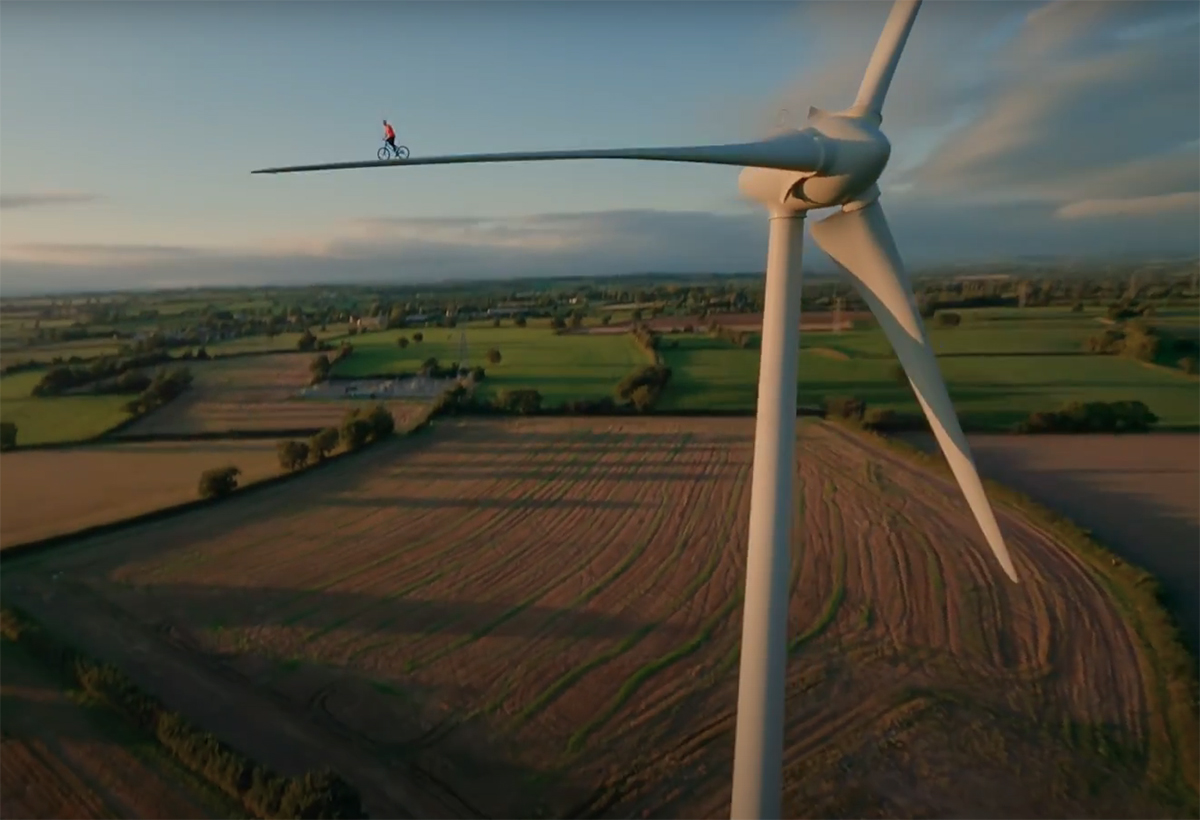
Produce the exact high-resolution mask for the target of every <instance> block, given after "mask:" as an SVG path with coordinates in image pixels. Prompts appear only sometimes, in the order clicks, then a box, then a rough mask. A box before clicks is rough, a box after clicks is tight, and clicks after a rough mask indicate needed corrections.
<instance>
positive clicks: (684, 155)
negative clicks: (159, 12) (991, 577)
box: [254, 0, 1017, 819]
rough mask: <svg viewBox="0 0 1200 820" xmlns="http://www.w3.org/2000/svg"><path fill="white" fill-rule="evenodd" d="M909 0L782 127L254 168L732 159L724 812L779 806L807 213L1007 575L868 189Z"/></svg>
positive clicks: (760, 811)
mask: <svg viewBox="0 0 1200 820" xmlns="http://www.w3.org/2000/svg"><path fill="white" fill-rule="evenodd" d="M920 4H921V0H896V2H895V4H894V5H893V7H892V10H891V14H890V15H889V17H888V19H887V23H886V24H885V26H884V30H883V33H882V35H881V36H880V38H879V42H878V44H877V45H876V47H875V52H874V54H873V55H872V56H871V61H870V63H868V65H867V70H866V74H865V76H864V77H863V80H862V85H861V86H860V87H859V90H858V96H857V97H856V98H855V100H854V104H853V105H851V106H850V107H849V108H848V109H846V110H844V111H840V112H837V113H829V112H825V111H820V110H818V109H816V108H812V109H810V110H809V115H808V124H807V126H806V127H804V128H802V129H799V130H796V129H787V130H784V131H782V132H780V133H777V134H776V135H775V136H773V137H770V138H768V139H765V140H761V141H757V142H747V143H738V144H731V145H701V146H687V147H679V148H621V149H599V150H581V151H533V152H513V153H498V154H458V155H449V156H435V157H417V158H412V159H405V160H383V161H368V162H342V163H333V164H327V165H304V166H294V167H289V168H267V169H263V170H260V171H255V172H254V173H262V174H277V173H289V172H296V171H328V170H338V169H347V168H377V167H384V166H409V165H442V164H450V163H467V162H524V161H533V160H556V159H631V160H660V161H665V162H696V163H706V164H714V165H735V166H742V167H744V169H745V170H743V171H742V174H741V176H740V177H739V179H738V185H739V187H740V188H741V191H742V193H743V194H744V195H746V196H747V197H749V198H752V199H755V200H757V201H758V202H760V203H761V204H762V205H763V206H764V207H765V208H766V209H767V212H768V214H769V217H770V243H769V245H768V249H767V272H766V305H765V312H764V314H763V329H762V360H761V365H760V370H759V383H758V413H757V422H756V429H755V442H754V471H753V479H752V484H751V495H750V534H749V550H748V555H747V559H746V596H745V607H744V610H743V624H742V653H741V670H740V676H739V680H738V705H737V734H736V740H735V747H734V764H733V801H732V807H731V814H732V817H733V818H735V819H736V818H775V817H779V816H780V812H781V808H782V787H783V775H782V767H783V729H784V683H785V676H786V665H787V612H788V575H789V570H790V568H789V566H788V564H789V552H788V547H789V544H790V539H791V532H790V528H791V512H792V479H793V474H794V471H795V442H796V378H797V372H796V370H797V363H798V359H799V350H800V280H801V272H800V257H801V251H802V247H803V239H804V217H805V215H806V214H807V212H808V211H810V210H812V209H815V208H827V207H833V206H840V211H838V212H837V213H835V214H833V215H832V216H829V217H827V218H825V219H823V220H821V221H820V222H817V223H816V224H814V225H813V226H812V237H813V240H814V241H816V243H817V245H818V246H819V247H820V248H821V249H822V250H824V251H825V252H826V253H827V254H828V255H829V256H830V257H831V258H832V259H833V260H834V262H835V263H837V265H838V266H839V267H840V268H841V269H842V271H843V272H844V273H845V274H846V275H847V276H849V277H850V280H851V282H852V283H853V284H854V286H855V287H856V288H857V290H858V292H859V293H860V294H861V295H862V297H863V299H864V300H865V301H866V303H867V304H868V305H869V306H870V308H871V311H872V312H873V313H874V314H875V317H876V319H877V320H878V322H879V324H880V326H881V327H882V328H883V331H884V333H885V334H886V335H887V337H888V340H889V341H890V342H891V344H892V347H893V348H894V349H895V351H896V355H897V356H898V358H899V359H900V363H901V364H902V365H903V367H904V370H905V372H906V373H907V375H908V378H909V382H910V384H911V385H912V388H913V391H914V393H915V395H916V397H917V401H918V402H919V403H920V405H921V408H922V409H923V410H924V412H925V415H926V417H927V418H928V420H929V425H930V427H931V428H932V429H933V433H934V435H935V436H936V437H937V441H938V444H939V445H940V446H941V448H942V452H943V453H944V454H945V456H946V460H947V462H948V463H949V465H950V468H951V470H953V472H954V476H955V478H957V479H958V483H959V485H960V486H961V488H962V491H963V494H964V496H966V500H967V503H968V504H969V505H970V508H971V511H972V512H973V513H974V515H975V519H976V520H977V521H978V523H979V526H980V528H981V529H982V530H983V534H984V537H985V538H986V539H987V542H988V545H989V546H990V547H991V549H992V551H993V552H994V553H995V555H996V558H997V559H998V560H999V561H1000V565H1001V566H1002V567H1003V568H1004V572H1005V573H1006V574H1007V575H1008V577H1009V578H1011V579H1012V580H1013V581H1014V582H1015V581H1016V580H1017V575H1016V570H1015V569H1014V568H1013V564H1012V560H1011V559H1010V558H1009V555H1008V550H1007V549H1006V547H1005V545H1004V540H1003V537H1002V536H1001V534H1000V529H999V527H998V526H997V524H996V519H995V516H994V515H993V513H992V509H991V506H990V505H989V504H988V500H987V497H986V495H985V494H984V491H983V485H982V483H981V482H980V479H979V475H978V473H977V472H976V470H975V465H974V463H973V461H972V459H971V454H970V450H969V449H968V446H967V441H966V437H965V436H964V435H963V432H962V428H961V426H960V425H959V423H958V419H957V416H956V415H955V412H954V407H953V405H952V404H951V402H950V396H949V394H948V393H947V391H946V385H945V383H944V382H943V381H942V377H941V373H940V371H939V370H938V365H937V361H936V359H935V358H934V355H933V351H932V349H931V347H930V345H929V339H928V337H927V335H926V333H925V327H924V324H923V323H922V321H921V318H920V315H919V314H918V312H917V306H916V300H915V298H914V296H913V292H912V287H911V285H910V284H909V281H908V276H907V274H906V273H905V271H904V266H903V264H902V263H901V261H900V255H899V253H897V251H896V245H895V243H894V242H893V240H892V235H891V231H890V230H889V229H888V223H887V220H886V219H885V218H884V215H883V208H882V206H881V205H880V203H879V189H878V187H877V186H876V182H877V181H878V179H879V176H880V174H881V173H882V172H883V169H884V167H885V166H886V165H887V161H888V158H889V156H890V155H891V144H890V143H889V142H888V140H887V138H886V137H885V136H884V135H883V133H882V132H881V131H880V124H881V122H882V119H883V118H882V111H883V101H884V98H885V97H886V96H887V91H888V86H889V85H890V84H891V81H892V76H893V75H894V74H895V72H896V65H897V64H898V63H899V61H900V53H901V51H902V50H903V48H904V43H905V41H906V40H907V39H908V34H909V31H911V29H912V25H913V21H914V20H915V19H916V15H917V10H918V8H919V7H920Z"/></svg>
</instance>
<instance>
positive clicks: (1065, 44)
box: [906, 0, 1200, 203]
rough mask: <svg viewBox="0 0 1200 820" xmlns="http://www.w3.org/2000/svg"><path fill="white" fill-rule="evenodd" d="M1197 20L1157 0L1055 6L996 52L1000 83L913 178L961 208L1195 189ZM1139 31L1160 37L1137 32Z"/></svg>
mask: <svg viewBox="0 0 1200 820" xmlns="http://www.w3.org/2000/svg"><path fill="white" fill-rule="evenodd" d="M1181 9H1182V10H1183V13H1182V14H1181ZM1172 22H1173V23H1174V25H1168V24H1169V23H1172ZM1198 22H1200V20H1198V18H1197V17H1196V15H1195V12H1194V10H1193V8H1192V7H1189V6H1184V5H1183V4H1178V3H1157V2H1150V1H1149V0H1144V1H1143V2H1136V3H1121V2H1104V3H1087V2H1073V1H1068V2H1055V3H1051V4H1049V5H1047V6H1045V7H1042V8H1040V9H1038V10H1036V11H1035V12H1032V13H1030V14H1029V15H1028V16H1027V17H1026V18H1025V20H1024V24H1023V25H1022V27H1021V29H1020V31H1019V32H1018V34H1017V35H1016V37H1014V38H1013V39H1012V41H1011V42H1010V43H1008V45H1007V46H1006V47H1005V48H1002V49H1000V50H999V51H998V52H997V54H996V56H995V59H994V60H993V62H992V66H991V68H992V71H993V73H994V76H995V77H996V78H997V81H996V82H995V83H994V84H993V85H992V88H991V90H990V91H989V92H988V93H987V94H985V95H984V96H983V98H982V99H981V101H980V104H979V105H978V106H977V108H976V112H975V114H974V115H973V116H971V117H969V118H967V119H966V121H965V122H964V123H963V124H962V125H961V126H960V127H959V128H957V129H955V130H954V131H952V132H951V133H949V134H947V135H946V137H945V139H944V140H943V141H942V142H941V143H940V144H938V145H937V146H936V147H935V148H933V149H932V150H931V151H930V152H929V156H928V158H927V159H926V160H925V161H924V162H923V163H921V164H920V165H919V166H917V167H915V168H914V169H912V170H911V171H910V172H909V174H908V175H907V180H908V181H910V182H911V183H912V185H913V190H914V192H919V193H922V194H925V195H936V196H943V197H951V198H953V199H954V200H955V201H957V202H972V201H975V202H985V201H991V202H1000V201H1010V202H1018V201H1026V202H1028V201H1041V202H1056V203H1066V202H1070V201H1072V200H1079V199H1086V198H1094V197H1096V196H1098V195H1099V196H1104V197H1106V198H1118V197H1122V196H1128V197H1149V196H1157V195H1160V194H1166V193H1178V192H1180V186H1181V185H1182V186H1183V187H1184V189H1192V190H1194V189H1195V188H1196V187H1197V186H1196V184H1195V183H1194V182H1193V180H1195V179H1196V177H1197V176H1200V154H1198V153H1197V151H1196V147H1195V146H1196V140H1197V138H1198V137H1200V72H1197V71H1196V64H1197V61H1198V60H1200V38H1198V37H1197V23H1198ZM1139 30H1141V31H1146V30H1156V31H1157V32H1158V34H1157V36H1155V37H1153V38H1152V39H1151V38H1148V37H1146V36H1134V35H1131V34H1130V32H1137V31H1139ZM906 56H907V55H906ZM1101 188H1106V189H1107V190H1104V191H1103V192H1101V191H1100V190H1099V189H1101Z"/></svg>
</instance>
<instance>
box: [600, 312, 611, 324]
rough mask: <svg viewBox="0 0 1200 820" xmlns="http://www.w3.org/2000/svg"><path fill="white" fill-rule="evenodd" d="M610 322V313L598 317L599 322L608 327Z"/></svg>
mask: <svg viewBox="0 0 1200 820" xmlns="http://www.w3.org/2000/svg"><path fill="white" fill-rule="evenodd" d="M610 322H612V314H611V313H606V314H604V315H603V316H601V317H600V324H602V325H604V326H605V327H608V325H609V323H610Z"/></svg>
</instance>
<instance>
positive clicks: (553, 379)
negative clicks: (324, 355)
mask: <svg viewBox="0 0 1200 820" xmlns="http://www.w3.org/2000/svg"><path fill="white" fill-rule="evenodd" d="M416 332H420V333H422V334H424V337H425V338H424V341H422V342H412V341H411V339H412V336H413V333H416ZM463 333H465V334H466V337H467V345H468V347H467V361H468V363H469V364H470V365H472V366H474V365H476V364H482V365H483V367H484V368H485V369H486V370H487V378H486V379H485V380H484V381H483V382H482V383H481V384H480V386H479V392H480V394H481V395H484V396H486V395H491V394H494V393H496V392H497V391H499V390H505V389H514V388H534V389H536V390H538V391H539V392H540V393H541V394H542V400H543V402H544V403H546V404H558V403H560V402H563V401H567V400H570V399H588V398H600V397H603V396H611V395H613V390H614V388H615V387H616V385H617V383H618V382H619V381H620V380H621V379H622V378H624V377H625V376H626V375H628V374H629V372H630V371H632V370H634V369H635V368H637V367H640V366H642V365H645V364H649V363H650V357H649V356H647V355H646V354H645V353H644V352H643V351H642V350H641V349H640V348H639V347H638V346H637V345H636V344H635V343H634V341H633V337H632V336H630V335H629V334H617V335H608V336H587V335H564V336H555V335H554V334H553V333H552V332H551V331H550V330H549V328H548V327H547V326H545V325H544V324H543V325H542V326H532V323H531V326H530V327H527V328H517V327H498V328H497V327H468V328H424V329H415V330H414V329H404V330H389V331H384V332H380V333H370V334H367V335H365V336H362V335H360V336H356V337H354V338H352V339H351V340H350V341H351V343H352V344H353V345H354V355H352V356H350V357H349V358H348V359H346V360H344V361H340V362H338V363H337V364H336V365H334V369H333V375H334V376H336V377H342V378H355V377H364V376H374V375H383V374H386V373H402V372H409V373H412V372H416V371H417V370H418V369H419V368H420V366H421V363H422V362H423V361H425V360H426V359H428V358H430V357H433V358H436V359H437V360H438V361H439V362H442V363H443V364H449V363H450V362H452V361H457V360H458V359H459V340H460V337H461V335H462V334H463ZM400 336H407V337H408V338H409V340H410V343H409V345H408V347H406V348H403V349H401V348H400V347H399V345H397V343H396V341H397V339H398V338H399V337H400ZM493 347H494V348H496V349H497V350H499V351H500V355H501V361H500V363H499V364H489V363H488V362H487V361H486V359H485V356H486V354H487V351H488V350H489V349H490V348H493Z"/></svg>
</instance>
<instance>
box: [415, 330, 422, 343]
mask: <svg viewBox="0 0 1200 820" xmlns="http://www.w3.org/2000/svg"><path fill="white" fill-rule="evenodd" d="M424 339H425V334H424V333H422V332H421V331H419V330H418V331H417V332H416V333H414V334H413V341H414V342H421V341H424Z"/></svg>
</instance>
